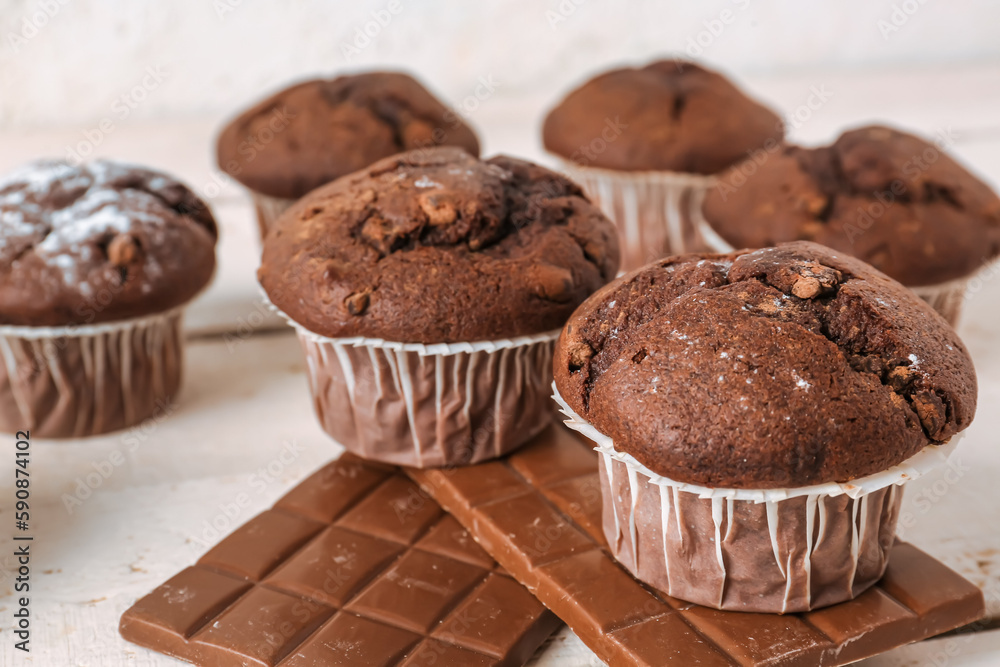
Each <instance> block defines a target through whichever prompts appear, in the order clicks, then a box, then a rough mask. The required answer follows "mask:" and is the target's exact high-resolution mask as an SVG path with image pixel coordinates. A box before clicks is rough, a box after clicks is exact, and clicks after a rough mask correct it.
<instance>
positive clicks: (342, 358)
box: [272, 304, 559, 468]
mask: <svg viewBox="0 0 1000 667" xmlns="http://www.w3.org/2000/svg"><path fill="white" fill-rule="evenodd" d="M272 308H274V309H275V312H277V313H278V314H279V315H281V316H282V317H284V318H285V320H286V321H288V322H289V323H290V324H291V325H292V326H293V327H294V329H295V330H296V331H297V333H298V337H299V340H300V341H301V343H302V347H303V351H304V352H305V360H306V368H307V375H308V379H309V389H310V391H311V393H312V396H313V407H314V408H315V410H316V415H317V418H318V419H319V422H320V424H321V426H322V427H323V430H324V431H326V432H327V433H328V434H329V435H330V436H331V437H332V438H333V439H334V440H335V441H336V442H338V443H340V444H341V445H343V446H344V447H345V448H347V449H348V450H350V451H351V452H353V453H355V454H357V455H358V456H361V457H364V458H366V459H370V460H375V461H381V462H384V463H392V464H395V465H407V466H416V467H420V468H428V467H442V466H457V465H469V464H472V463H477V462H480V461H486V460H489V459H493V458H497V457H499V456H503V455H504V454H507V453H509V452H511V451H513V450H514V449H516V448H517V447H520V446H521V445H523V444H525V443H526V442H528V441H529V440H531V438H533V437H534V436H535V435H537V434H538V433H540V432H541V431H542V430H543V429H544V428H545V427H547V426H548V425H549V424H551V422H552V417H553V414H552V411H551V407H550V406H551V404H550V403H549V400H550V399H549V395H550V393H551V389H550V386H551V383H552V353H553V349H554V347H555V340H556V338H557V337H558V335H559V331H547V332H543V333H538V334H533V335H528V336H518V337H514V338H505V339H499V340H486V341H470V342H458V343H438V344H422V343H403V342H399V341H387V340H384V339H381V338H370V337H362V336H356V337H345V338H330V337H327V336H322V335H319V334H317V333H315V332H312V331H310V330H309V329H307V328H305V327H303V326H301V325H299V324H298V323H297V322H295V321H294V320H293V319H292V318H290V317H288V316H287V315H285V314H284V313H282V312H281V310H280V309H278V308H276V307H274V306H273V304H272Z"/></svg>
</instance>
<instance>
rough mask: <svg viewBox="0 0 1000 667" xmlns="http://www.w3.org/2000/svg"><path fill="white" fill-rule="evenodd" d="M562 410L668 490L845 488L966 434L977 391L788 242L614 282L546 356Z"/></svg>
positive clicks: (910, 330) (902, 326) (914, 315)
mask: <svg viewBox="0 0 1000 667" xmlns="http://www.w3.org/2000/svg"><path fill="white" fill-rule="evenodd" d="M553 364H554V375H555V381H556V386H557V387H558V390H559V393H560V394H561V395H562V397H563V399H564V400H566V402H567V403H568V404H569V405H570V407H572V408H573V410H575V411H576V412H577V413H578V414H579V415H581V416H582V417H583V418H584V419H586V420H587V421H589V422H590V423H591V424H593V425H594V427H595V428H597V429H598V430H599V431H600V432H602V433H604V434H605V435H608V436H609V437H611V438H612V439H613V440H614V442H615V447H616V448H617V449H619V450H620V451H623V452H627V453H629V454H631V455H632V456H634V457H635V458H636V459H638V460H639V461H640V462H641V463H643V464H644V465H646V466H647V467H648V468H650V469H651V470H652V471H654V472H656V473H658V474H661V475H664V476H667V477H670V478H672V479H674V480H676V481H679V482H687V483H694V484H702V485H706V486H715V487H729V488H775V487H789V486H807V485H811V484H817V483H822V482H831V481H838V482H843V481H848V480H851V479H856V478H858V477H863V476H865V475H869V474H872V473H875V472H879V471H882V470H885V469H887V468H890V467H892V466H893V465H896V464H897V463H900V462H902V461H904V460H906V459H907V458H909V457H910V456H912V455H913V454H915V453H917V452H918V451H920V450H921V449H922V448H923V447H925V446H927V445H928V444H934V443H942V442H944V441H946V440H947V439H948V438H950V437H951V436H953V435H954V434H956V433H958V432H959V431H961V430H963V429H965V428H966V427H967V426H968V425H969V423H970V422H971V421H972V417H973V414H974V413H975V408H976V377H975V371H974V369H973V366H972V361H971V360H970V358H969V355H968V352H967V351H966V349H965V346H964V345H963V344H962V342H961V340H959V338H958V336H957V335H956V334H955V332H954V331H953V330H952V328H951V327H950V326H948V324H947V323H946V322H945V321H944V320H943V319H941V317H940V316H939V315H937V313H935V312H934V311H933V310H931V309H930V307H929V306H928V305H927V304H925V303H924V302H923V301H921V300H920V299H919V298H917V297H916V296H914V295H913V294H912V293H911V292H910V291H909V290H907V289H906V288H904V287H902V286H901V285H899V284H898V283H896V282H895V281H893V280H892V279H890V278H888V277H887V276H885V275H884V274H882V273H880V272H878V271H876V270H874V269H872V268H871V267H870V266H868V265H866V264H864V263H863V262H861V261H859V260H857V259H854V258H851V257H847V256H844V255H841V254H839V253H837V252H835V251H832V250H830V249H828V248H825V247H823V246H820V245H818V244H814V243H808V242H795V243H787V244H782V245H779V246H778V247H775V248H764V249H761V250H757V251H753V252H751V251H741V252H737V253H733V254H730V255H684V256H679V257H672V258H668V259H665V260H661V261H659V262H656V263H653V264H650V265H648V266H646V267H644V268H642V269H639V270H637V271H635V272H633V273H631V274H628V275H626V276H622V277H621V278H619V279H618V280H616V281H614V282H612V283H610V284H609V285H607V286H605V287H604V288H602V289H601V290H600V291H598V292H597V293H595V294H594V295H593V296H591V297H590V298H589V299H587V301H585V302H584V303H583V305H581V306H580V308H579V309H577V311H576V312H575V313H574V314H573V316H572V317H571V318H570V320H569V322H568V323H567V324H566V327H565V328H564V329H563V333H562V335H561V336H560V338H559V341H558V343H557V345H556V353H555V357H554V362H553Z"/></svg>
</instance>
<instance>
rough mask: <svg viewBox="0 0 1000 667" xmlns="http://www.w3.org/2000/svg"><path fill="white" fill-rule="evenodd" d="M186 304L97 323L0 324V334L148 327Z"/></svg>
mask: <svg viewBox="0 0 1000 667" xmlns="http://www.w3.org/2000/svg"><path fill="white" fill-rule="evenodd" d="M187 306H188V304H184V305H182V306H178V307H176V308H172V309H170V310H168V311H164V312H162V313H155V314H153V315H144V316H142V317H133V318H131V319H127V320H115V321H112V322H100V323H97V324H67V325H64V326H57V327H34V326H25V325H15V324H0V336H5V337H9V338H26V339H38V338H73V337H79V336H97V335H100V334H105V333H115V332H119V331H124V330H125V329H133V328H136V327H148V326H150V325H153V324H157V323H160V322H165V321H167V320H170V319H172V318H174V317H176V316H177V315H179V314H181V313H183V311H184V309H185V308H187Z"/></svg>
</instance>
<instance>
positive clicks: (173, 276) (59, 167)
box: [0, 160, 216, 326]
mask: <svg viewBox="0 0 1000 667" xmlns="http://www.w3.org/2000/svg"><path fill="white" fill-rule="evenodd" d="M215 241H216V227H215V219H214V218H213V217H212V213H211V212H210V211H209V209H208V207H207V206H206V205H205V203H204V202H202V201H201V200H200V199H198V197H197V196H195V194H194V193H193V192H191V190H189V189H188V188H187V187H186V186H184V185H183V184H181V183H178V182H177V181H175V180H174V179H173V178H171V177H169V176H167V175H165V174H162V173H160V172H156V171H152V170H150V169H144V168H142V167H137V166H133V165H128V164H122V163H117V162H110V161H105V160H97V161H94V162H91V163H89V164H84V165H81V166H74V165H70V164H68V163H66V162H62V161H58V160H43V161H38V162H33V163H29V164H27V165H24V166H22V167H20V168H19V169H17V170H15V171H13V172H11V173H10V174H8V175H7V176H6V177H3V178H0V324H9V325H26V326H63V325H78V324H93V323H98V322H108V321H115V320H122V319H128V318H132V317H139V316H142V315H150V314H154V313H158V312H163V311H166V310H169V309H170V308H173V307H175V306H179V305H181V304H183V303H185V302H186V301H188V300H189V299H191V298H192V297H193V296H195V294H197V293H198V292H199V291H200V290H201V289H202V288H203V287H204V286H205V285H206V284H207V283H208V281H209V280H210V279H211V277H212V273H213V271H214V270H215Z"/></svg>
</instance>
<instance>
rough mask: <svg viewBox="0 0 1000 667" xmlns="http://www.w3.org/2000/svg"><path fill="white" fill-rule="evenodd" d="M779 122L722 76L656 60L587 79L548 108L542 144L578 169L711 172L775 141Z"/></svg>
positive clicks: (780, 128)
mask: <svg viewBox="0 0 1000 667" xmlns="http://www.w3.org/2000/svg"><path fill="white" fill-rule="evenodd" d="M783 136H784V125H783V123H782V122H781V119H780V118H778V116H777V115H776V114H775V113H774V112H772V111H771V110H770V109H767V108H766V107H764V106H761V105H760V104H759V103H757V102H755V101H754V100H752V99H750V98H749V97H747V96H746V95H744V94H743V92H742V91H740V90H739V89H738V88H736V87H735V86H734V85H733V84H732V83H730V81H729V80H728V79H726V77H724V76H722V75H721V74H719V73H717V72H713V71H711V70H707V69H705V68H703V67H699V66H698V65H694V64H692V63H688V62H684V61H680V60H660V61H658V62H654V63H652V64H649V65H647V66H645V67H642V68H633V67H629V68H625V69H616V70H612V71H610V72H606V73H604V74H601V75H600V76H598V77H596V78H594V79H591V80H590V81H588V82H587V83H585V84H584V85H583V86H581V87H580V88H577V89H576V90H574V91H573V92H571V93H570V94H569V95H568V96H566V98H565V99H564V100H563V101H562V102H560V103H559V105H558V106H557V107H556V108H554V109H553V110H552V111H550V112H549V115H548V116H547V117H546V119H545V124H544V126H543V128H542V141H543V143H544V144H545V148H547V149H548V150H549V151H551V152H553V153H556V154H557V155H561V156H563V157H565V158H568V159H570V160H572V161H573V162H575V163H577V164H578V165H580V166H585V167H602V168H606V169H618V170H623V171H649V170H665V171H677V172H688V173H696V174H715V173H717V172H720V171H722V170H723V169H725V168H726V167H728V166H730V165H731V164H733V163H734V162H737V161H739V160H742V159H744V158H745V157H746V156H747V153H748V152H750V151H753V150H755V149H759V148H762V147H764V146H765V145H776V144H777V142H779V141H781V139H782V137H783Z"/></svg>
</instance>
